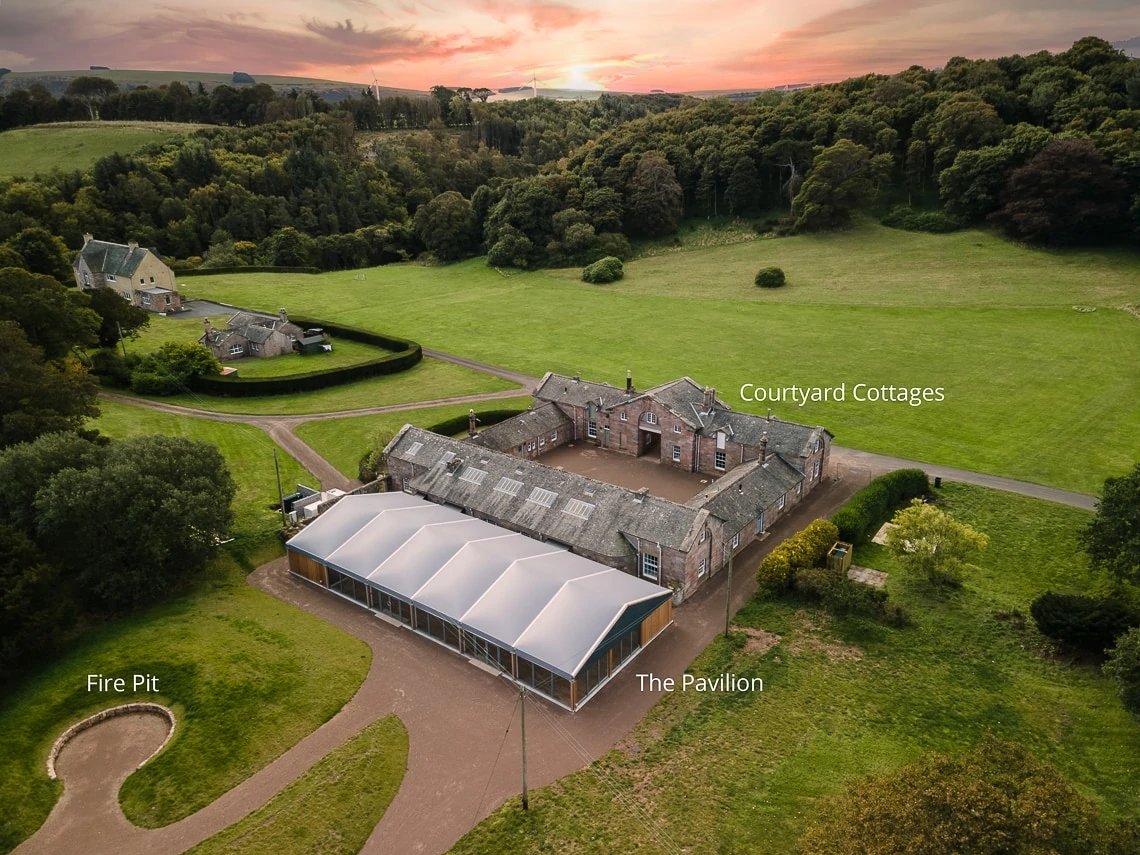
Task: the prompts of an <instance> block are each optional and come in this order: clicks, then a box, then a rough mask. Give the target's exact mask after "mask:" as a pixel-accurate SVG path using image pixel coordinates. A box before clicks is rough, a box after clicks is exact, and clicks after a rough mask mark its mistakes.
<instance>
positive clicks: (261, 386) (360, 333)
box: [191, 318, 423, 398]
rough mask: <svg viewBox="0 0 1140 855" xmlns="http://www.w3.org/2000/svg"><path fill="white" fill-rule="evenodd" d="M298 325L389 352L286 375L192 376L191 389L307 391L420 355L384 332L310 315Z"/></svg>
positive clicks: (393, 369) (389, 370) (398, 367)
mask: <svg viewBox="0 0 1140 855" xmlns="http://www.w3.org/2000/svg"><path fill="white" fill-rule="evenodd" d="M293 323H295V324H297V326H299V327H303V328H307V327H320V328H322V329H323V330H324V331H325V332H327V333H329V334H330V335H334V336H340V337H341V338H344V339H348V340H349V341H359V342H362V343H363V344H370V345H372V346H373V347H379V348H383V349H384V350H390V351H393V352H392V353H390V354H388V355H386V356H381V357H378V358H376V359H373V360H370V361H369V362H361V363H358V364H356V365H346V366H345V367H343V368H326V369H323V370H318V371H307V372H305V373H303V374H290V375H289V376H287V377H253V378H248V379H243V378H238V377H233V376H230V377H196V378H194V381H193V382H192V383H191V388H193V390H194V391H195V392H202V393H204V394H207V395H233V396H236V397H243V398H244V397H257V396H260V395H287V394H290V393H293V392H310V391H312V390H314V389H325V388H327V387H329V386H337V385H340V384H341V383H352V382H354V381H356V380H364V379H366V378H369V377H377V376H379V375H382V374H395V373H397V372H400V371H405V370H407V369H408V368H411V367H412V366H413V365H415V364H416V363H418V362H419V361H420V360H421V359H422V358H423V352H422V350H421V348H420V346H419V345H418V344H416V343H415V342H414V341H408V340H406V339H402V338H396V337H395V336H390V335H385V334H384V333H374V332H370V331H369V330H362V329H357V328H356V327H346V326H342V325H340V324H331V323H329V322H328V321H319V320H314V319H311V318H294V319H293Z"/></svg>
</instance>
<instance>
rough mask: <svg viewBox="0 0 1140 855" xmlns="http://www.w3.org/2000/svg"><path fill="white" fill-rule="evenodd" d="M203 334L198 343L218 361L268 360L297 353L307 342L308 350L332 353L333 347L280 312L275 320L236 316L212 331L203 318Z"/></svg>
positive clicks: (248, 313) (212, 328) (317, 333)
mask: <svg viewBox="0 0 1140 855" xmlns="http://www.w3.org/2000/svg"><path fill="white" fill-rule="evenodd" d="M204 323H205V327H206V329H205V332H204V333H203V334H202V336H201V337H200V338H199V339H198V343H199V344H202V345H205V346H206V347H207V348H209V349H210V352H211V353H213V354H214V356H215V357H217V358H218V359H220V360H232V359H241V358H243V357H247V356H249V357H258V358H267V357H271V356H281V355H282V354H286V353H293V352H294V351H300V349H301V346H302V344H303V343H305V342H307V343H308V344H307V345H306V347H308V348H309V350H308V352H312V348H311V346H312V345H314V344H317V343H319V345H318V347H319V348H320V349H324V350H331V349H332V345H330V344H328V339H327V338H326V337H325V336H324V334H323V333H322V332H321V331H320V330H303V329H301V327H299V326H297V325H296V324H294V323H292V322H290V320H289V316H288V314H287V313H286V312H285V310H284V309H281V310H280V311H279V312H278V313H277V316H276V317H273V316H272V315H258V314H254V313H253V312H238V313H237V314H236V315H234V316H233V317H232V318H230V319H229V320H228V321H227V322H226V328H225V329H224V330H220V329H217V328H215V327H214V326H213V325H212V324H211V323H210V319H209V318H206V319H205V321H204Z"/></svg>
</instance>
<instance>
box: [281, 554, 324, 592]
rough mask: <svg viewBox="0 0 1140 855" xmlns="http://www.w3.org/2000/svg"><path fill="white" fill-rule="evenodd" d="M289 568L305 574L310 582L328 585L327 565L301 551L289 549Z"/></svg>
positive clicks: (299, 574)
mask: <svg viewBox="0 0 1140 855" xmlns="http://www.w3.org/2000/svg"><path fill="white" fill-rule="evenodd" d="M289 570H290V572H292V573H296V574H297V575H298V576H304V577H305V578H306V579H308V580H309V581H310V582H316V583H317V584H318V585H324V586H325V587H326V588H327V587H328V584H329V581H328V577H327V576H326V575H325V565H323V564H322V563H321V562H319V561H316V560H314V559H312V558H310V557H309V556H307V555H302V554H301V553H300V552H294V551H293V550H292V549H290V550H289Z"/></svg>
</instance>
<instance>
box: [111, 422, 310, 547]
mask: <svg viewBox="0 0 1140 855" xmlns="http://www.w3.org/2000/svg"><path fill="white" fill-rule="evenodd" d="M99 408H100V409H101V410H102V411H103V414H102V415H101V416H100V417H99V418H98V419H96V420H94V421H92V422H90V426H91V427H95V428H98V429H99V430H101V431H102V432H103V433H105V434H107V435H108V436H111V437H115V438H117V439H122V438H124V437H128V436H138V435H139V434H150V433H160V434H165V435H166V436H184V437H187V438H189V439H198V440H203V441H205V442H211V443H213V444H214V445H216V446H218V448H219V449H221V452H222V455H223V456H224V457H225V458H226V462H227V463H228V464H229V467H230V474H232V475H233V477H234V480H235V481H237V485H238V492H237V496H236V497H235V498H234V504H233V508H234V527H233V535H234V538H235V541H236V543H235V544H234V545H235V546H237V547H239V548H240V549H241V551H242V552H244V553H246V554H247V555H251V554H255V555H256V557H258V558H263V559H265V560H268V559H269V558H271V557H273V554H274V553H276V554H280V552H281V545H280V542H279V541H277V540H276V537H275V536H274V535H273V532H274V531H275V530H276V528H278V527H279V526H280V525H281V517H280V514H279V512H278V511H273V510H270V505H275V504H277V501H278V496H277V477H276V475H275V473H274V470H273V449H274V448H277V446H276V445H275V443H274V442H273V440H271V439H270V438H269V437H268V436H267V435H266V434H265V433H264V432H263V431H261V430H258V429H257V428H255V427H250V426H249V425H243V424H235V423H230V422H212V421H208V420H206V419H195V418H189V417H186V416H174V415H170V414H168V413H160V412H158V411H157V410H148V409H144V408H143V407H132V406H130V405H128V404H118V403H114V402H112V401H100V402H99ZM277 458H278V460H279V461H280V465H281V483H282V485H283V486H284V488H285V491H286V492H287V493H289V492H292V489H291V488H292V487H293V486H294V485H295V484H296V483H297V482H298V481H304V482H309V483H312V482H313V480H314V479H313V476H312V475H310V474H309V473H308V471H307V470H305V469H303V468H302V467H301V465H300V464H299V463H297V461H296V460H294V459H293V458H292V457H290V456H289V455H288V454H287V453H286V452H284V451H282V450H280V449H279V448H278V453H277ZM267 549H268V550H270V554H266V550H267ZM250 560H251V561H253V562H254V563H256V558H254V557H251V558H250Z"/></svg>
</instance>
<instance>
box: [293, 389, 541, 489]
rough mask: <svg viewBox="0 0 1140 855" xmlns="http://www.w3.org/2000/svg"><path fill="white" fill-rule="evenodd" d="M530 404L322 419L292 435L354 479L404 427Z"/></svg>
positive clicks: (523, 400) (513, 400)
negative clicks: (367, 458)
mask: <svg viewBox="0 0 1140 855" xmlns="http://www.w3.org/2000/svg"><path fill="white" fill-rule="evenodd" d="M533 400H534V399H533V398H530V397H520V398H506V399H503V400H495V401H484V402H483V403H481V404H475V405H471V404H449V405H447V406H444V407H425V408H424V409H421V410H401V411H399V412H395V413H381V414H379V415H374V416H350V417H348V418H343V419H324V420H322V421H312V422H305V423H304V424H302V425H298V426H297V429H296V431H295V433H296V434H297V436H299V437H301V439H303V440H304V441H305V442H306V443H308V444H309V445H311V446H312V447H313V448H314V449H315V450H316V452H317V453H318V454H320V455H321V457H323V458H324V459H325V460H327V461H328V462H329V463H331V464H332V465H333V466H335V467H336V468H337V469H338V470H339V471H340V473H341V474H342V475H344V476H345V477H346V478H355V477H356V476H357V468H358V466H359V463H360V458H361V457H363V456H364V454H365V453H366V452H367V451H369V450H371V449H373V448H383V447H384V446H385V445H387V444H388V440H390V439H391V438H392V437H393V436H395V435H396V431H398V430H399V429H400V428H402V427H403V426H404V425H407V424H412V425H418V426H420V427H430V426H431V425H434V424H438V423H439V422H441V421H443V420H444V419H450V418H453V417H454V416H461V415H464V414H465V413H466V412H467V411H468V410H469V409H471V407H472V406H474V408H475V411H476V412H481V411H483V410H509V409H513V408H520V407H529V406H530V404H531V402H532V401H533Z"/></svg>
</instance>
